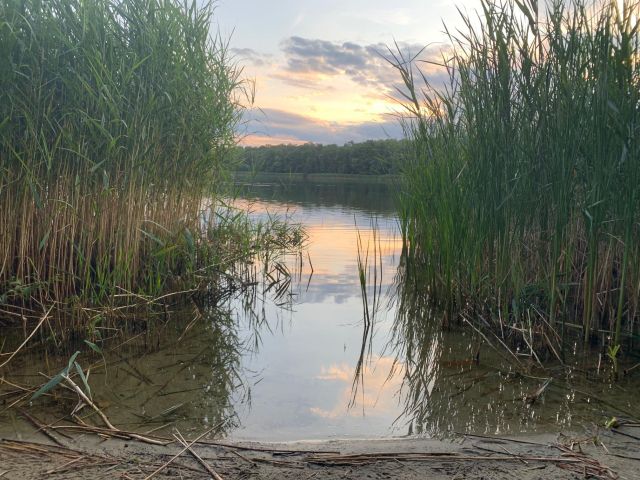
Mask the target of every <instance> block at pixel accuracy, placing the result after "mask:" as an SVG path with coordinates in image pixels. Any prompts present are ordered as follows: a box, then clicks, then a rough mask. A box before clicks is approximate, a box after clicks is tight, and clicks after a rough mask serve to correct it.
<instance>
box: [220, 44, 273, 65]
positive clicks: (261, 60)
mask: <svg viewBox="0 0 640 480" xmlns="http://www.w3.org/2000/svg"><path fill="white" fill-rule="evenodd" d="M229 51H230V52H231V54H232V55H234V56H235V57H238V58H239V59H241V60H243V61H244V62H249V63H252V64H253V65H255V66H257V67H262V66H264V65H267V64H268V63H269V62H270V61H271V60H272V58H273V55H270V54H268V53H260V52H258V51H256V50H254V49H253V48H231V49H230V50H229Z"/></svg>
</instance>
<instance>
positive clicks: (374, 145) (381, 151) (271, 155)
mask: <svg viewBox="0 0 640 480" xmlns="http://www.w3.org/2000/svg"><path fill="white" fill-rule="evenodd" d="M410 152H411V148H410V145H409V143H408V142H407V141H406V140H368V141H366V142H362V143H353V142H349V143H346V144H344V145H342V146H338V145H320V144H315V143H306V144H304V145H266V146H262V147H244V148H240V149H239V153H240V156H241V158H242V160H243V161H242V162H241V163H240V165H239V167H238V170H239V171H251V172H266V173H303V174H311V173H334V174H361V175H389V174H397V173H400V165H401V164H402V163H404V162H405V161H406V160H408V155H410V154H411V153H410Z"/></svg>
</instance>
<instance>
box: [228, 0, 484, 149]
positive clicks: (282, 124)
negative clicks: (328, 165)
mask: <svg viewBox="0 0 640 480" xmlns="http://www.w3.org/2000/svg"><path fill="white" fill-rule="evenodd" d="M455 5H458V6H459V7H460V8H461V9H463V10H466V11H468V12H474V10H475V9H477V8H479V1H478V0H456V2H455ZM216 13H217V22H218V24H219V29H220V31H221V33H222V34H223V36H225V37H227V38H229V37H230V46H231V49H232V53H233V54H234V55H235V58H236V59H237V60H238V61H239V62H240V63H241V64H243V65H244V68H245V75H246V76H247V77H248V78H252V79H255V89H256V97H255V108H254V109H252V110H251V111H250V112H249V113H248V115H247V118H248V122H247V124H246V134H247V135H248V136H247V137H246V138H245V139H244V140H243V143H244V144H246V145H260V144H279V143H303V142H316V143H336V144H343V143H345V142H347V141H354V142H359V141H363V140H367V139H378V138H389V137H392V138H398V137H400V136H401V129H400V127H399V125H398V123H397V121H396V120H394V118H393V117H392V116H391V115H390V113H392V112H393V111H394V110H397V108H398V106H397V104H396V103H395V102H394V100H393V99H390V98H389V95H390V94H392V93H393V85H394V83H397V82H398V81H399V76H398V75H397V73H396V72H395V71H394V70H393V68H391V67H390V66H389V65H388V63H387V62H386V61H385V60H384V59H383V58H382V57H381V56H380V55H379V53H384V52H385V51H386V45H393V42H394V41H395V42H397V43H398V44H399V45H400V46H401V47H402V49H403V51H404V52H406V53H409V54H414V55H415V54H416V53H418V52H419V51H420V50H421V49H422V48H424V47H428V48H427V49H426V50H425V51H424V53H423V55H426V56H437V55H438V53H437V52H438V50H439V49H440V48H441V47H442V45H443V43H442V42H443V41H444V38H445V37H444V34H443V33H442V32H443V21H444V22H446V23H447V25H449V26H456V25H458V24H459V14H458V12H457V10H456V7H455V6H454V3H453V2H451V1H448V0H401V1H398V2H395V3H393V6H390V3H389V2H388V1H382V0H342V1H337V0H298V1H294V0H272V1H265V0H219V2H218V4H217V10H216Z"/></svg>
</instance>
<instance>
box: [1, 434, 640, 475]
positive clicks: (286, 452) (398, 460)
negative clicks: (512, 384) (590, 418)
mask: <svg viewBox="0 0 640 480" xmlns="http://www.w3.org/2000/svg"><path fill="white" fill-rule="evenodd" d="M633 437H640V428H631V427H626V428H624V427H623V428H621V429H620V431H619V432H610V431H606V432H599V433H598V434H597V441H595V442H594V439H595V438H596V437H594V436H593V435H585V434H581V435H563V434H558V435H539V436H538V435H536V436H521V437H513V438H503V437H500V438H498V437H471V436H464V437H459V438H458V439H456V440H453V441H440V440H435V439H419V438H403V439H385V440H334V441H319V442H314V441H309V442H296V443H252V442H241V443H234V442H224V444H211V443H208V444H205V443H197V444H194V445H193V447H192V450H193V452H195V454H196V455H198V456H199V457H200V459H201V461H198V460H197V459H196V458H195V456H194V455H193V454H192V453H191V452H189V451H185V452H183V453H182V454H180V455H179V456H178V457H177V458H176V459H175V460H173V461H171V462H170V460H171V459H172V458H173V457H174V456H175V455H176V454H178V453H180V452H181V451H182V450H184V449H183V447H182V446H181V445H179V444H178V443H177V442H175V443H172V444H169V445H164V446H158V445H149V444H146V443H142V442H139V441H126V440H119V439H113V438H111V439H107V440H105V439H102V438H100V437H98V436H96V435H93V434H88V435H74V436H73V437H70V438H67V437H62V436H58V438H57V440H58V442H59V444H58V445H56V444H55V443H54V442H53V441H52V440H51V438H48V437H46V436H44V435H42V434H41V433H34V434H30V435H29V436H27V437H24V438H20V439H17V438H14V439H10V438H3V439H2V441H0V478H1V479H3V480H4V479H19V480H26V479H40V478H45V477H46V478H52V479H55V478H68V479H80V478H82V479H85V478H96V479H107V478H109V479H111V478H123V479H134V478H135V479H143V478H148V477H149V476H150V475H153V476H152V477H151V478H157V479H160V478H185V479H200V478H215V479H216V480H219V479H224V480H230V479H247V478H258V479H267V480H271V479H273V480H275V479H295V480H306V479H313V478H316V479H424V478H428V479H447V480H453V479H457V480H462V479H514V478H517V479H518V480H533V479H570V478H603V479H605V478H611V479H613V478H620V479H629V480H631V479H637V478H640V474H638V472H639V471H640V440H639V439H638V438H633ZM163 465H166V466H164V467H163ZM154 472H156V473H155V474H154ZM585 473H586V477H585Z"/></svg>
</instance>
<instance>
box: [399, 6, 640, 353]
mask: <svg viewBox="0 0 640 480" xmlns="http://www.w3.org/2000/svg"><path fill="white" fill-rule="evenodd" d="M619 3H620V2H608V1H598V2H595V5H594V6H593V8H591V7H589V6H588V5H587V2H584V1H582V0H575V1H571V0H569V1H558V2H551V3H550V4H549V9H548V11H547V12H546V14H545V15H540V16H538V8H537V6H538V2H534V1H523V2H520V1H515V2H514V1H506V2H494V1H487V2H483V14H482V16H481V17H480V22H476V21H475V20H474V19H471V18H468V17H463V22H464V23H465V28H464V31H462V32H460V33H457V32H456V33H454V32H451V33H450V41H451V49H450V50H449V54H447V55H448V57H446V58H444V59H443V61H442V64H441V65H440V67H441V68H443V72H444V73H445V74H448V84H447V85H446V86H440V85H431V84H430V83H429V82H428V80H427V78H426V76H425V75H422V74H421V72H419V71H418V70H417V69H414V68H413V66H412V65H411V59H407V58H405V57H403V56H402V54H400V53H398V54H396V56H395V59H394V62H395V64H396V67H397V69H398V71H399V73H400V74H401V76H402V79H403V80H404V83H405V86H406V89H405V93H406V97H405V102H404V106H405V107H406V109H407V113H408V115H409V116H410V117H411V118H410V119H408V121H407V123H406V127H407V133H408V134H409V135H410V136H411V137H412V139H413V140H414V147H415V149H416V153H417V155H416V157H415V158H416V160H415V161H414V162H411V163H410V164H408V165H406V168H405V174H404V189H403V190H404V191H403V193H402V195H401V210H400V212H401V215H402V226H403V236H404V239H405V244H406V245H405V246H406V250H407V252H408V258H407V268H410V269H414V271H415V275H414V277H415V278H416V279H417V280H416V281H418V282H419V283H420V284H421V285H423V290H424V291H425V292H427V294H428V296H429V298H430V300H431V302H432V303H433V305H434V306H435V307H436V308H438V310H439V311H442V312H444V315H445V316H446V317H445V320H446V321H448V320H452V319H454V318H455V319H460V318H461V315H460V314H465V316H466V317H467V318H470V319H471V320H473V322H475V323H478V324H483V323H486V324H488V325H489V326H491V327H492V328H495V329H496V330H500V331H501V334H500V335H501V338H502V337H513V338H515V339H517V341H518V343H519V344H521V345H522V347H523V349H525V350H527V351H529V352H530V355H531V356H533V357H535V355H536V352H537V351H545V350H546V351H551V352H554V355H557V356H560V357H562V355H563V348H564V346H565V344H567V343H568V342H566V341H563V340H564V338H565V330H567V329H568V328H572V329H578V330H579V333H580V335H581V336H582V337H583V342H589V341H592V340H596V339H598V338H599V339H601V340H603V341H604V342H609V343H611V344H613V345H618V344H620V343H621V342H622V337H623V336H627V337H632V336H634V335H636V332H637V328H638V315H639V310H638V306H639V303H640V296H639V293H640V269H639V266H640V230H638V218H639V215H640V188H638V185H640V177H639V172H640V168H639V167H638V159H639V158H640V146H639V142H638V140H639V138H640V130H639V129H638V112H639V111H640V62H639V61H638V59H639V58H640V50H639V49H640V28H639V24H638V14H639V13H640V8H639V3H638V2H636V1H624V2H622V6H621V7H619ZM430 67H431V66H430ZM423 80H424V87H423V88H420V87H419V86H418V81H420V82H422V81H423ZM481 316H482V318H484V319H486V320H485V321H484V322H483V321H482V320H480V317H481ZM556 332H557V334H556ZM623 350H624V348H623Z"/></svg>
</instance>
